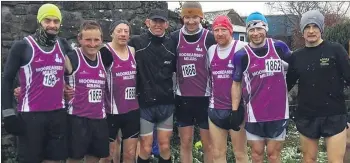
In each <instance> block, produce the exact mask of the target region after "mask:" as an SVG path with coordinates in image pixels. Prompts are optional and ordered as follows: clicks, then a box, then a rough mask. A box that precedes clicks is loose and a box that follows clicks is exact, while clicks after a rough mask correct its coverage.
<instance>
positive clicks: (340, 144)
mask: <svg viewBox="0 0 350 163" xmlns="http://www.w3.org/2000/svg"><path fill="white" fill-rule="evenodd" d="M326 146H327V156H328V162H330V163H342V162H343V159H344V155H345V149H346V129H344V130H343V131H342V132H340V133H338V134H336V135H334V136H331V137H327V138H326Z"/></svg>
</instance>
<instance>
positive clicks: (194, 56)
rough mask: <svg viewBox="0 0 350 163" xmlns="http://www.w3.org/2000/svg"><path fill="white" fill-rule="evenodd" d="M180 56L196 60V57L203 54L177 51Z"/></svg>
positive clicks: (200, 56) (186, 59)
mask: <svg viewBox="0 0 350 163" xmlns="http://www.w3.org/2000/svg"><path fill="white" fill-rule="evenodd" d="M179 56H180V57H184V60H185V61H197V58H203V57H204V55H203V54H198V53H179Z"/></svg>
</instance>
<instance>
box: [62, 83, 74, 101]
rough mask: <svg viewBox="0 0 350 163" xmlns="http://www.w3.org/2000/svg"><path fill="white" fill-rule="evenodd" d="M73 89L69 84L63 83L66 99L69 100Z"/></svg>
mask: <svg viewBox="0 0 350 163" xmlns="http://www.w3.org/2000/svg"><path fill="white" fill-rule="evenodd" d="M73 95H74V90H73V88H72V87H71V86H69V85H67V84H66V85H65V87H64V97H65V99H66V100H67V101H70V100H71V99H72V98H73Z"/></svg>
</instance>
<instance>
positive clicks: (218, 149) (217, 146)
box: [209, 119, 233, 163]
mask: <svg viewBox="0 0 350 163" xmlns="http://www.w3.org/2000/svg"><path fill="white" fill-rule="evenodd" d="M209 133H210V136H211V137H212V138H215V139H212V147H213V149H212V151H213V162H214V163H226V162H227V160H226V152H227V133H228V131H227V130H225V129H222V128H219V127H218V126H216V125H215V124H214V123H213V122H212V121H211V120H210V119H209ZM232 140H233V139H232Z"/></svg>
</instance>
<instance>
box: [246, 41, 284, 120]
mask: <svg viewBox="0 0 350 163" xmlns="http://www.w3.org/2000/svg"><path fill="white" fill-rule="evenodd" d="M267 44H268V52H267V54H266V55H265V56H263V57H259V56H257V55H256V54H255V53H254V52H253V51H252V49H251V48H250V47H249V46H248V45H247V46H245V47H244V48H245V50H246V52H247V54H248V58H249V62H248V66H247V69H246V70H245V71H244V72H243V75H244V79H243V82H242V87H243V91H242V95H243V98H244V102H245V105H246V111H247V114H246V115H247V117H246V118H247V122H266V121H274V120H282V119H288V118H289V106H288V92H287V84H286V80H285V76H284V68H283V64H282V60H281V58H280V57H279V56H278V54H277V52H276V50H275V47H274V45H273V42H272V39H270V38H268V39H267Z"/></svg>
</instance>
